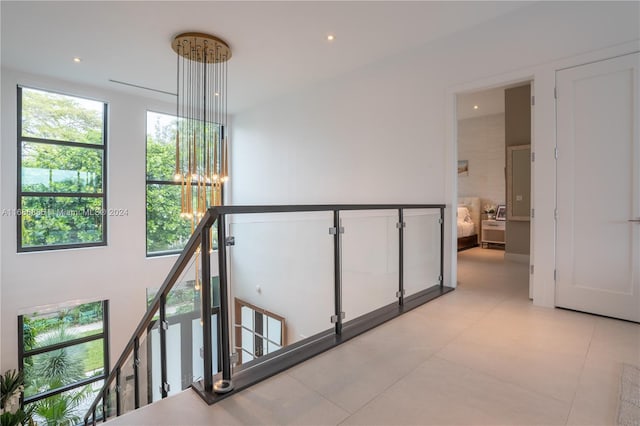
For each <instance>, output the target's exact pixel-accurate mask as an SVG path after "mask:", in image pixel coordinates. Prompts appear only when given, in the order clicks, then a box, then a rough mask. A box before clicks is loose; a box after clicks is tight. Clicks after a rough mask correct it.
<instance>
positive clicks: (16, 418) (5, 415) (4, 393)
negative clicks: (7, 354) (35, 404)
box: [0, 370, 35, 426]
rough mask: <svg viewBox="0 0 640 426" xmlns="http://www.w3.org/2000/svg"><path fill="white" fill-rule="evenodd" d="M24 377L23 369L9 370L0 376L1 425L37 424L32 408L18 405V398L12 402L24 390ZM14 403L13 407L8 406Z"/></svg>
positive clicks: (29, 425)
mask: <svg viewBox="0 0 640 426" xmlns="http://www.w3.org/2000/svg"><path fill="white" fill-rule="evenodd" d="M23 379H24V375H23V373H22V371H16V370H8V371H6V372H5V373H4V374H3V375H1V376H0V413H2V414H0V426H18V425H22V426H35V423H34V421H33V419H32V418H31V416H32V411H33V410H32V409H31V408H27V409H22V408H20V407H18V406H17V401H16V400H14V401H13V402H12V403H10V400H11V399H13V398H17V395H18V394H19V393H20V391H21V390H22V385H23ZM13 404H16V406H15V407H13V408H12V407H8V406H7V405H13ZM12 411H15V412H12Z"/></svg>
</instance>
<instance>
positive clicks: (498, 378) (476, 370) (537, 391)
mask: <svg viewBox="0 0 640 426" xmlns="http://www.w3.org/2000/svg"><path fill="white" fill-rule="evenodd" d="M433 356H434V357H435V358H438V359H439V360H441V361H445V362H448V363H451V364H455V365H457V366H460V367H463V368H468V369H469V370H471V371H473V372H475V373H477V374H483V375H485V376H487V377H491V378H492V379H495V380H498V381H499V382H502V383H506V384H509V385H511V386H515V387H518V388H520V389H523V390H526V391H527V392H531V393H534V394H536V395H538V396H542V397H544V398H547V399H553V400H554V401H556V402H559V403H561V404H569V402H568V401H563V400H561V399H558V398H556V397H555V396H553V395H548V394H546V393H542V392H540V391H539V390H536V389H531V388H529V387H526V386H524V385H522V384H521V383H515V382H512V381H510V380H505V379H504V378H502V377H498V376H495V375H493V374H491V373H489V372H486V371H482V370H478V369H476V368H475V367H471V366H469V365H466V364H461V363H459V362H456V361H453V360H450V359H447V358H443V357H441V356H439V355H438V354H437V353H436V354H433Z"/></svg>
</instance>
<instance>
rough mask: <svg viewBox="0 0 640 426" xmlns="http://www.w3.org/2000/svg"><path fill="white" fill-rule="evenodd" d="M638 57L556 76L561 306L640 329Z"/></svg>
mask: <svg viewBox="0 0 640 426" xmlns="http://www.w3.org/2000/svg"><path fill="white" fill-rule="evenodd" d="M639 65H640V54H637V53H636V54H630V55H625V56H621V57H617V58H613V59H608V60H604V61H600V62H596V63H592V64H587V65H582V66H578V67H574V68H570V69H566V70H562V71H558V72H557V74H556V84H557V147H558V161H557V215H558V219H557V222H556V226H557V241H556V244H557V246H556V272H557V276H556V306H560V307H565V308H570V309H575V310H579V311H584V312H590V313H595V314H601V315H606V316H611V317H614V318H621V319H626V320H631V321H640V247H639V246H640V221H639V219H640V196H639V190H640V174H639V168H640V167H639V166H640V160H639V159H640V139H639V135H638V114H639V113H640V111H639V110H638V100H639V99H640V97H639V96H638V94H639V92H640V88H639V85H638V70H639V69H640V66H639Z"/></svg>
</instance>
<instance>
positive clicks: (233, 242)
mask: <svg viewBox="0 0 640 426" xmlns="http://www.w3.org/2000/svg"><path fill="white" fill-rule="evenodd" d="M224 245H225V246H235V245H236V237H227V238H226V239H225V240H224Z"/></svg>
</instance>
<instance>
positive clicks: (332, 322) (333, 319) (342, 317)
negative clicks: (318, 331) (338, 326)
mask: <svg viewBox="0 0 640 426" xmlns="http://www.w3.org/2000/svg"><path fill="white" fill-rule="evenodd" d="M344 317H345V316H344V312H340V319H341V320H343V319H344ZM337 322H338V315H331V324H335V323H337Z"/></svg>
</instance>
